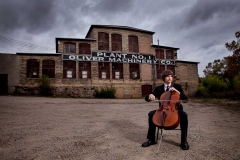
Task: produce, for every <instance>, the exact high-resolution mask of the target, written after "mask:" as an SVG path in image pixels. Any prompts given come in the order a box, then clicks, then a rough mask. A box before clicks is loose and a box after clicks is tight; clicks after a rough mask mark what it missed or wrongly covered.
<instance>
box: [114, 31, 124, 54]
mask: <svg viewBox="0 0 240 160" xmlns="http://www.w3.org/2000/svg"><path fill="white" fill-rule="evenodd" d="M112 51H122V35H120V34H112Z"/></svg>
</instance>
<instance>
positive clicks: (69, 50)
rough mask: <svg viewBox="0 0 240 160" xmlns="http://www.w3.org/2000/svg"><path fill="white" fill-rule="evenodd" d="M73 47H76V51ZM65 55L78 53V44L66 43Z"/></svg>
mask: <svg viewBox="0 0 240 160" xmlns="http://www.w3.org/2000/svg"><path fill="white" fill-rule="evenodd" d="M72 45H73V46H72ZM71 47H74V49H73V48H71ZM72 49H73V51H72ZM64 53H76V43H74V42H64Z"/></svg>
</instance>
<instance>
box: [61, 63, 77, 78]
mask: <svg viewBox="0 0 240 160" xmlns="http://www.w3.org/2000/svg"><path fill="white" fill-rule="evenodd" d="M63 78H76V61H63Z"/></svg>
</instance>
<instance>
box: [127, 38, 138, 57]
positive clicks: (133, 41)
mask: <svg viewBox="0 0 240 160" xmlns="http://www.w3.org/2000/svg"><path fill="white" fill-rule="evenodd" d="M128 50H129V52H135V53H138V52H139V43H138V36H135V35H129V36H128Z"/></svg>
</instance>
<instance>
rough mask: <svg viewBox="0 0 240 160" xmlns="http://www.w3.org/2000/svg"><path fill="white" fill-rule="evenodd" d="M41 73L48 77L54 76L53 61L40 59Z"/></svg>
mask: <svg viewBox="0 0 240 160" xmlns="http://www.w3.org/2000/svg"><path fill="white" fill-rule="evenodd" d="M42 74H43V75H46V76H48V77H49V78H55V61H54V60H43V61H42Z"/></svg>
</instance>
